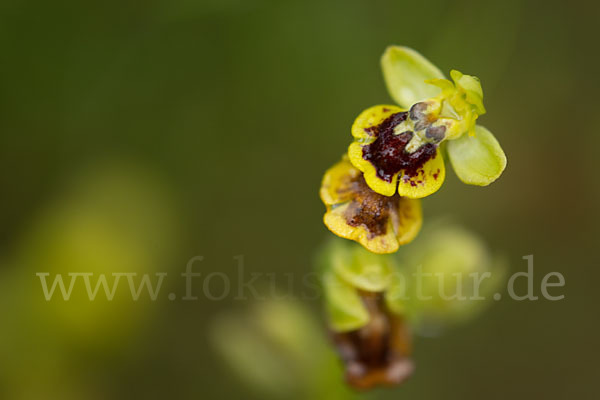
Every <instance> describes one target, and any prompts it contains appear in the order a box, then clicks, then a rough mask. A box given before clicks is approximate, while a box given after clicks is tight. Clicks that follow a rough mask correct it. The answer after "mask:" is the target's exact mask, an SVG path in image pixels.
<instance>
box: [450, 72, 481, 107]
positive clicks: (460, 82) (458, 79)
mask: <svg viewBox="0 0 600 400" xmlns="http://www.w3.org/2000/svg"><path fill="white" fill-rule="evenodd" d="M450 76H451V77H452V80H453V81H454V83H455V84H456V86H458V87H460V88H462V89H463V90H464V91H465V95H466V96H467V101H468V102H469V103H470V104H472V105H473V106H474V107H475V110H476V111H477V114H479V115H483V114H485V107H484V106H483V89H482V88H481V82H480V81H479V78H477V77H476V76H472V75H465V74H463V73H462V72H460V71H457V70H455V69H453V70H452V71H450Z"/></svg>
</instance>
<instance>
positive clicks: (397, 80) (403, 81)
mask: <svg viewBox="0 0 600 400" xmlns="http://www.w3.org/2000/svg"><path fill="white" fill-rule="evenodd" d="M381 67H382V68H383V76H384V78H385V83H386V85H387V88H388V92H389V93H390V96H391V97H392V98H393V99H394V100H395V101H396V103H398V105H400V107H403V108H406V109H408V108H410V106H412V105H413V104H414V103H417V102H419V101H422V100H426V99H429V98H431V97H435V96H436V95H438V94H439V93H440V89H439V88H438V87H436V86H434V85H430V84H427V83H425V81H426V80H429V79H436V78H443V77H444V74H442V72H441V71H440V70H439V69H438V68H437V67H436V66H435V65H433V64H432V63H431V62H430V61H429V60H427V59H426V58H425V57H423V56H422V55H421V54H419V53H417V52H416V51H414V50H413V49H410V48H408V47H401V46H390V47H388V48H387V49H386V50H385V53H383V57H382V58H381Z"/></svg>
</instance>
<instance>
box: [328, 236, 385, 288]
mask: <svg viewBox="0 0 600 400" xmlns="http://www.w3.org/2000/svg"><path fill="white" fill-rule="evenodd" d="M337 260H338V261H342V260H341V259H340V258H338V259H337ZM393 262H394V261H393V259H392V257H391V256H389V255H383V254H374V253H371V252H370V251H367V250H365V249H364V248H363V247H361V246H353V249H352V259H351V261H350V262H335V263H334V264H333V265H332V267H333V269H334V271H335V272H336V273H337V274H338V275H339V277H340V278H342V279H343V280H345V281H346V282H348V283H349V284H351V285H352V286H354V287H356V288H358V289H362V290H365V291H368V292H381V291H383V290H385V289H386V288H387V287H388V285H389V283H390V279H391V276H392V273H393V271H394V266H393Z"/></svg>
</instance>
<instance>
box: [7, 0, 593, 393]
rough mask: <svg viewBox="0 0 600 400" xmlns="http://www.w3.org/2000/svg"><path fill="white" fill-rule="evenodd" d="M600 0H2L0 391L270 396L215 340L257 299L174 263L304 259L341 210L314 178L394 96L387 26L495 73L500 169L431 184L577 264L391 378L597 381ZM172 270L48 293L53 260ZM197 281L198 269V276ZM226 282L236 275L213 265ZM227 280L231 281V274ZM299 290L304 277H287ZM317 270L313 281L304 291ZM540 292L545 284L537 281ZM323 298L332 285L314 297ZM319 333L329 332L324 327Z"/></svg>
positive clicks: (538, 253) (464, 65)
mask: <svg viewBox="0 0 600 400" xmlns="http://www.w3.org/2000/svg"><path fill="white" fill-rule="evenodd" d="M599 10H600V8H599V7H598V5H597V4H595V3H593V2H562V1H528V2H518V1H495V2H491V1H490V2H469V1H442V0H430V1H412V2H407V1H384V0H368V1H367V0H364V1H352V0H343V1H342V0H332V1H325V0H290V1H274V0H255V1H252V0H246V1H244V0H205V1H196V0H172V1H158V0H148V1H144V2H140V1H129V0H119V1H115V0H107V1H103V2H96V1H64V0H57V1H52V2H49V1H42V0H29V1H27V0H4V1H2V3H1V4H0V72H1V73H0V182H1V183H0V184H1V187H2V196H1V197H0V300H1V303H0V318H1V319H0V321H1V322H0V398H7V399H55V398H56V399H71V398H72V399H81V398H86V399H95V398H98V399H101V398H123V399H128V398H132V397H134V398H152V399H162V398H202V399H213V398H242V397H243V398H263V397H262V395H261V394H259V393H253V392H252V391H251V390H250V388H249V387H248V386H245V385H243V384H242V383H241V382H240V381H239V380H238V379H237V376H236V375H234V374H233V373H232V371H231V369H230V368H228V367H227V365H226V364H225V363H223V362H222V360H221V359H220V357H219V354H218V352H216V351H215V349H214V348H213V347H214V346H213V345H212V344H211V343H212V342H211V341H210V340H209V335H208V334H207V333H208V332H209V331H210V325H211V321H213V319H214V317H215V316H216V315H218V314H220V313H221V312H223V311H226V310H229V309H232V308H239V307H243V304H242V303H243V302H242V301H235V300H234V299H233V296H228V297H227V298H226V299H224V300H223V301H210V300H208V299H206V298H203V297H200V294H199V293H196V294H197V295H198V296H199V297H200V298H199V300H197V301H187V302H186V301H180V300H176V301H169V300H168V299H167V296H166V294H167V293H170V292H174V293H177V294H178V297H180V296H181V293H184V290H185V288H184V286H185V285H184V281H183V279H182V278H180V277H179V274H180V273H181V272H183V271H184V269H185V265H186V263H187V261H188V260H189V259H190V258H191V257H193V256H197V255H201V256H204V260H203V261H202V262H199V263H198V264H197V265H196V266H195V269H196V270H198V271H199V272H202V273H204V274H207V273H210V272H213V271H219V272H223V273H225V274H227V275H228V276H231V277H232V279H235V276H236V265H237V262H236V261H235V260H234V258H233V257H234V256H238V255H243V256H244V262H245V264H244V265H245V271H246V273H247V274H248V275H249V274H250V273H252V272H260V273H272V272H276V273H277V275H276V279H277V280H280V281H281V282H279V283H280V284H281V285H282V286H283V287H284V289H285V288H286V282H287V278H286V276H285V274H286V273H291V274H293V275H292V276H293V277H295V282H298V281H299V280H300V279H301V277H302V276H303V274H305V273H306V272H307V271H309V270H310V269H311V268H312V266H311V264H312V260H313V256H314V252H315V249H316V248H318V247H319V246H320V244H321V243H322V240H323V239H324V238H325V237H327V236H328V235H329V234H328V233H327V232H326V228H325V227H324V226H323V224H322V223H321V217H322V214H323V212H324V207H323V205H322V204H321V202H320V200H319V198H318V195H317V194H318V187H319V183H320V179H321V176H322V173H323V172H324V170H325V169H326V168H327V167H329V166H330V165H332V164H333V163H334V162H335V161H337V160H338V158H339V157H340V155H341V153H342V152H343V151H344V149H345V147H346V146H347V144H348V143H349V141H350V132H349V127H350V125H351V123H352V121H353V119H354V118H355V117H356V116H357V115H358V113H359V112H360V111H362V110H363V109H364V108H366V107H368V106H371V105H374V104H381V103H386V102H391V100H390V98H389V96H388V95H387V93H386V90H385V87H384V83H383V79H382V76H381V72H380V68H379V57H380V55H381V53H382V52H383V50H384V48H385V47H386V46H387V45H389V44H401V45H407V46H411V47H413V48H415V49H418V50H419V51H421V52H422V53H423V54H424V55H425V56H427V57H428V58H429V59H431V60H432V61H433V62H434V63H436V64H437V65H438V66H439V67H440V68H441V69H442V70H443V71H445V72H448V71H449V70H450V69H451V68H457V69H459V70H461V71H463V72H465V73H469V74H474V75H477V76H479V77H480V78H481V81H482V84H483V88H484V93H485V96H486V97H485V103H486V108H487V109H488V114H487V115H485V116H483V117H482V118H481V123H482V124H483V125H485V126H487V127H488V128H489V129H490V130H491V131H492V132H494V133H495V135H496V137H497V138H498V139H499V141H500V142H501V144H502V145H503V148H504V150H505V151H506V154H507V156H508V167H507V170H506V171H505V173H504V175H503V176H502V178H501V179H500V180H499V181H498V182H496V183H495V184H493V185H492V186H490V187H488V188H485V189H481V188H474V187H467V186H465V185H462V184H461V183H460V182H458V180H457V179H456V178H455V176H454V175H452V174H451V173H450V174H449V177H448V178H447V182H446V184H445V185H444V187H443V188H442V190H440V191H439V192H438V193H437V194H435V195H434V196H431V197H429V198H427V199H426V200H425V201H424V203H423V204H424V212H425V219H426V220H428V219H432V218H434V217H436V216H445V215H451V216H452V217H453V218H455V219H457V220H459V221H461V222H463V223H464V225H465V226H467V227H469V228H470V229H472V230H474V231H475V232H477V233H479V234H480V235H481V236H482V238H484V239H485V240H486V242H487V243H488V244H489V245H490V247H491V248H493V249H494V251H497V252H504V253H505V254H506V255H507V258H508V260H509V261H510V265H511V271H512V272H514V271H518V270H525V267H526V262H525V261H524V260H522V257H523V256H524V255H528V254H534V260H535V274H536V275H535V276H536V280H535V282H536V288H539V283H540V281H541V278H542V276H543V275H544V274H546V273H547V272H551V271H558V272H561V273H562V274H563V275H564V276H565V278H566V287H565V288H564V289H562V293H564V294H565V295H566V298H565V299H564V300H562V301H557V302H549V301H537V302H528V301H524V302H516V301H509V300H502V301H499V302H495V303H494V304H492V307H491V308H490V309H489V310H488V312H486V313H484V314H483V315H482V316H480V317H479V318H478V319H476V320H474V321H472V322H470V323H469V324H467V325H464V326H461V327H458V328H455V329H452V330H450V331H449V332H447V333H446V335H444V336H442V337H439V338H434V339H431V338H419V339H417V341H416V350H415V353H416V354H415V360H416V363H417V371H416V374H415V375H414V377H413V378H412V379H411V380H410V381H409V382H408V383H406V384H405V385H404V386H402V387H400V388H397V389H393V390H380V391H377V392H376V395H377V398H402V397H405V398H418V399H437V398H442V397H443V398H445V399H480V398H487V399H506V398H512V399H529V398H544V399H565V398H569V399H571V398H579V399H583V398H593V397H594V393H596V394H597V392H598V389H597V387H596V382H597V379H598V378H599V377H600V363H599V362H598V360H597V359H596V357H597V355H598V354H599V352H598V346H597V337H598V334H599V333H600V329H599V328H600V323H599V320H598V312H597V307H598V298H597V295H596V290H595V288H596V284H597V283H598V278H600V272H599V271H598V269H597V255H595V253H593V252H592V251H593V250H594V249H595V248H596V247H597V239H598V231H597V229H596V227H597V223H598V216H599V214H598V211H597V209H596V206H597V205H598V200H599V194H600V193H599V190H598V186H597V181H598V178H597V177H596V175H595V172H596V169H597V167H596V166H595V160H596V158H597V151H598V148H597V147H596V146H598V145H600V139H599V136H598V135H597V133H598V122H597V116H598V111H597V110H598V107H599V106H600V101H599V100H598V90H599V89H600V85H599V83H600V82H599V81H600V79H599V77H598V71H599V70H600V57H598V55H597V47H598V43H597V41H598V37H599V36H598V31H597V24H598V20H599V18H600V12H599ZM43 271H45V272H50V273H52V274H55V273H64V274H66V273H68V272H78V271H95V272H106V273H111V272H121V271H134V272H140V273H154V272H156V271H164V272H168V273H169V278H167V279H165V281H164V288H163V289H162V291H161V295H160V296H159V299H158V300H157V301H155V302H151V301H144V300H140V301H139V302H133V301H131V299H130V298H129V299H127V296H123V298H119V296H117V299H116V300H115V301H114V302H112V303H108V302H102V301H95V302H89V301H88V300H86V299H85V298H84V297H83V293H77V291H76V292H75V293H74V296H73V299H72V300H71V301H69V302H63V301H54V300H53V301H51V302H46V301H44V299H43V295H42V291H41V288H40V283H39V279H38V278H37V277H36V276H35V272H43ZM198 282H200V283H195V285H196V286H198V289H197V290H198V291H199V289H200V288H201V285H202V283H201V280H200V279H199V280H198ZM214 285H215V286H214V291H215V293H219V281H218V279H216V278H215V280H214ZM221 289H222V288H221ZM291 291H292V292H298V291H299V288H298V287H293V288H291ZM296 294H298V293H296ZM537 294H539V291H538V293H537ZM306 303H307V305H308V306H309V307H311V308H313V309H314V315H315V316H318V315H319V312H320V311H319V302H318V301H316V300H311V301H307V302H306ZM307 351H310V350H307Z"/></svg>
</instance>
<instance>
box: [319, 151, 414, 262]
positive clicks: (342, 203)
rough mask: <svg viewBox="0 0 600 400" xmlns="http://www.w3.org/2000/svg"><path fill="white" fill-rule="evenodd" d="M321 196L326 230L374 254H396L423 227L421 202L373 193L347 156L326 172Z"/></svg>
mask: <svg viewBox="0 0 600 400" xmlns="http://www.w3.org/2000/svg"><path fill="white" fill-rule="evenodd" d="M320 195H321V200H323V203H325V205H326V206H327V212H326V213H325V216H324V218H323V221H324V222H325V225H326V226H327V228H329V230H331V231H332V232H333V233H335V234H336V235H338V236H340V237H343V238H346V239H350V240H355V241H357V242H359V243H360V244H362V245H363V246H364V247H365V248H367V249H368V250H369V251H371V252H373V253H393V252H395V251H396V250H398V248H399V246H400V245H403V244H406V243H408V242H410V241H411V240H412V239H414V237H415V236H416V235H417V233H418V232H419V229H420V227H421V223H422V212H421V204H420V202H419V200H414V199H409V198H406V197H401V196H399V195H394V196H384V195H381V194H379V193H377V192H375V191H373V190H371V189H370V188H369V186H368V185H367V183H366V182H365V179H364V178H363V174H361V172H360V171H359V170H358V169H356V168H354V167H353V166H352V164H351V163H350V161H349V160H348V158H347V157H344V158H343V159H342V160H341V161H340V162H338V163H337V164H335V165H334V166H333V167H331V168H330V169H329V170H327V172H326V173H325V176H324V177H323V182H322V184H321V191H320Z"/></svg>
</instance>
